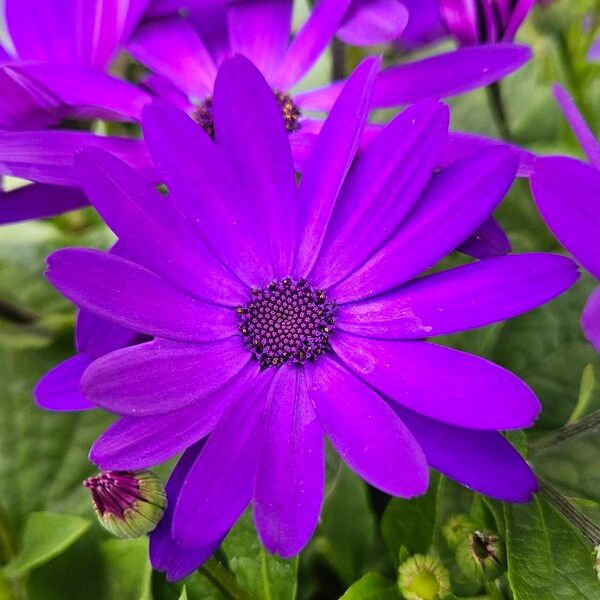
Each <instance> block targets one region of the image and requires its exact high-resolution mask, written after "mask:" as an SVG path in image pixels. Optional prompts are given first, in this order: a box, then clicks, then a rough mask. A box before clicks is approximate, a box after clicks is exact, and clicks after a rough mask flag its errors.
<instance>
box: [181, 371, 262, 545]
mask: <svg viewBox="0 0 600 600" xmlns="http://www.w3.org/2000/svg"><path fill="white" fill-rule="evenodd" d="M272 380H273V372H272V370H271V371H265V372H264V373H262V374H261V376H260V377H259V378H258V379H257V381H256V385H254V386H253V388H251V389H249V390H248V393H247V395H246V396H245V397H244V398H243V399H241V400H240V401H239V402H237V403H236V404H234V405H233V406H231V407H230V408H229V409H228V410H227V411H226V412H225V414H224V415H223V417H222V418H221V419H220V420H219V422H218V423H217V426H216V427H215V430H214V431H213V433H212V434H211V436H210V438H209V439H208V441H207V442H206V445H205V446H204V448H203V450H202V452H201V453H200V456H198V458H197V459H196V461H195V462H194V464H193V466H192V468H191V469H190V472H189V473H188V476H187V477H186V479H185V481H184V483H183V486H182V488H181V493H180V495H179V499H178V501H177V505H176V506H175V515H174V517H173V529H172V531H173V537H174V538H175V539H176V540H177V541H178V542H179V543H181V544H183V545H184V546H190V547H194V546H197V545H198V543H203V542H204V541H205V540H206V541H207V542H208V541H210V540H213V539H215V538H218V537H219V536H222V535H223V534H224V533H225V532H226V531H228V530H229V528H230V527H231V526H232V525H233V524H234V523H235V521H236V520H237V518H238V517H239V516H240V514H241V513H242V511H243V510H244V509H245V508H246V506H247V505H248V502H249V501H250V499H251V497H252V487H253V483H254V474H255V471H256V462H257V459H258V452H259V448H260V437H261V431H262V422H261V417H262V415H263V412H264V407H265V401H266V395H267V387H268V386H269V384H270V383H271V381H272Z"/></svg>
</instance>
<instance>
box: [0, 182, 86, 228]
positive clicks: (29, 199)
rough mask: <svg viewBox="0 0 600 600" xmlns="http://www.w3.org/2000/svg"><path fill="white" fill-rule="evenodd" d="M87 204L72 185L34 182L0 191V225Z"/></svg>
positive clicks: (44, 215)
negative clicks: (9, 190)
mask: <svg viewBox="0 0 600 600" xmlns="http://www.w3.org/2000/svg"><path fill="white" fill-rule="evenodd" d="M88 204H89V201H88V199H87V198H86V197H85V195H84V193H83V192H82V191H81V190H79V189H76V188H70V187H63V186H59V185H47V184H44V183H36V184H34V185H26V186H24V187H20V188H17V189H16V190H13V191H11V192H5V193H2V192H0V224H4V223H15V222H17V221H27V220H29V219H42V218H46V217H54V216H56V215H60V214H62V213H64V212H67V211H69V210H75V209H77V208H81V207H83V206H87V205H88Z"/></svg>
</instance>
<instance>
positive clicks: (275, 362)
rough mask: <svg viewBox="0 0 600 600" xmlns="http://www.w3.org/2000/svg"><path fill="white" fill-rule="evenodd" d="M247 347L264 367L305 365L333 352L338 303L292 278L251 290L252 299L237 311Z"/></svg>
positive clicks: (303, 281)
mask: <svg viewBox="0 0 600 600" xmlns="http://www.w3.org/2000/svg"><path fill="white" fill-rule="evenodd" d="M236 310H237V312H238V314H239V315H240V327H239V328H240V332H241V333H242V335H243V336H244V343H245V344H246V347H247V348H248V349H249V350H250V351H251V352H252V353H253V354H254V356H255V357H256V358H257V359H258V360H259V361H260V363H261V367H262V368H263V369H266V368H268V367H270V366H280V365H282V364H283V363H285V362H288V361H290V360H291V361H292V362H294V363H304V362H306V361H307V360H313V359H315V358H316V357H317V356H320V355H321V354H323V353H324V352H326V351H327V350H329V349H330V345H329V338H330V337H331V334H332V333H333V329H334V327H335V318H334V316H335V303H334V302H331V301H328V300H327V298H326V296H325V293H324V292H323V291H321V290H315V289H313V288H312V287H310V285H309V284H308V283H307V282H306V281H305V280H304V279H300V280H299V281H293V280H292V279H290V278H286V279H283V280H282V281H275V282H273V283H270V284H269V285H268V286H266V287H264V288H262V289H253V290H252V299H251V300H250V301H249V302H248V304H246V306H241V307H239V308H237V309H236Z"/></svg>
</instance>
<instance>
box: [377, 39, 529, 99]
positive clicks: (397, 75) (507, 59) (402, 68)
mask: <svg viewBox="0 0 600 600" xmlns="http://www.w3.org/2000/svg"><path fill="white" fill-rule="evenodd" d="M530 58H531V51H530V50H529V48H527V47H525V46H516V45H510V44H494V45H491V46H476V47H473V48H463V49H461V50H455V51H454V52H448V53H446V54H438V55H436V56H433V57H430V58H424V59H422V60H419V61H416V62H412V63H406V64H401V65H397V66H394V67H389V68H388V69H384V70H383V71H382V72H381V75H380V76H379V78H378V80H377V83H376V84H375V88H374V90H373V106H375V107H377V108H386V107H393V106H398V105H401V104H406V103H408V102H416V101H417V100H422V99H424V98H441V97H447V96H453V95H455V94H460V93H462V92H466V91H467V90H471V89H474V88H478V87H482V86H485V85H488V84H490V83H493V82H494V81H497V80H499V79H502V78H503V77H506V76H507V75H509V74H510V73H512V72H513V71H516V70H517V69H518V68H520V67H521V66H522V65H523V64H525V63H526V62H527V61H528V60H529V59H530Z"/></svg>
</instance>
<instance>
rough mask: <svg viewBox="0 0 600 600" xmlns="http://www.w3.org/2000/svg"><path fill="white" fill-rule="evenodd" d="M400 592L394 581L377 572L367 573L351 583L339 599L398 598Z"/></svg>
mask: <svg viewBox="0 0 600 600" xmlns="http://www.w3.org/2000/svg"><path fill="white" fill-rule="evenodd" d="M398 598H400V593H399V592H398V586H397V585H396V582H395V581H390V580H389V579H386V578H385V577H382V576H381V575H378V574H377V573H367V574H366V575H365V576H364V577H362V578H361V579H359V580H358V581H357V582H356V583H354V584H352V585H351V586H350V587H349V588H348V589H347V590H346V593H345V594H344V595H343V596H342V597H341V598H340V600H398Z"/></svg>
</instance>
